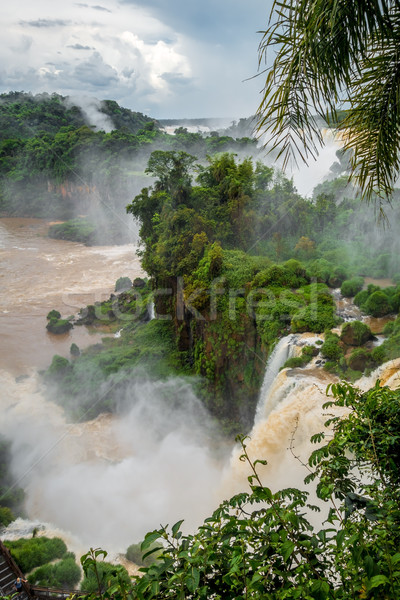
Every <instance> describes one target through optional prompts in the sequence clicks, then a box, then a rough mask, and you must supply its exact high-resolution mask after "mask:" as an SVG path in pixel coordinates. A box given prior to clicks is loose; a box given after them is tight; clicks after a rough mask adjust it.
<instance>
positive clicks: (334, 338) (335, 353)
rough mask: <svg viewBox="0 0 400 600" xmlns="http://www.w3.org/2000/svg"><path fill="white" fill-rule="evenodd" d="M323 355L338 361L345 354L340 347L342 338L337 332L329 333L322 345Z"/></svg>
mask: <svg viewBox="0 0 400 600" xmlns="http://www.w3.org/2000/svg"><path fill="white" fill-rule="evenodd" d="M321 353H322V356H324V357H325V358H328V359H329V360H330V361H334V362H337V361H339V360H340V358H341V357H342V356H343V350H342V348H341V347H340V338H339V336H338V335H337V334H336V333H327V334H326V336H325V341H324V343H323V344H322V346H321Z"/></svg>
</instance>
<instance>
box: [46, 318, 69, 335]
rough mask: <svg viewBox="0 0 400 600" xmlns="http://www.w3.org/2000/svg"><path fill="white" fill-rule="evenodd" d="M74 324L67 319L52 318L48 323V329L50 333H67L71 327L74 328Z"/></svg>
mask: <svg viewBox="0 0 400 600" xmlns="http://www.w3.org/2000/svg"><path fill="white" fill-rule="evenodd" d="M72 327H73V325H72V323H71V322H70V321H68V320H67V319H54V318H53V319H50V320H49V322H48V323H47V325H46V329H47V331H50V333H55V334H57V335H59V334H61V333H66V332H67V331H69V330H70V329H72Z"/></svg>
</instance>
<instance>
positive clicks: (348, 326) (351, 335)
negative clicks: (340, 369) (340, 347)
mask: <svg viewBox="0 0 400 600" xmlns="http://www.w3.org/2000/svg"><path fill="white" fill-rule="evenodd" d="M371 337H372V333H371V329H370V328H369V327H368V325H367V324H366V323H363V322H362V321H349V322H348V323H345V324H344V325H343V327H342V331H341V334H340V339H341V340H342V341H343V342H344V343H345V344H347V345H349V346H362V345H363V344H365V343H366V342H367V341H368V340H369V339H371Z"/></svg>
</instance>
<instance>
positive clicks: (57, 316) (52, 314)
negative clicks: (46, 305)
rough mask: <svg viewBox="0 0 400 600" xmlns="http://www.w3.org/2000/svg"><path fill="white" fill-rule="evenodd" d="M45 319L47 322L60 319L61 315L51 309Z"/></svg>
mask: <svg viewBox="0 0 400 600" xmlns="http://www.w3.org/2000/svg"><path fill="white" fill-rule="evenodd" d="M46 318H47V320H48V321H50V320H51V319H61V313H59V312H58V310H55V309H53V310H51V311H50V312H49V313H48V315H47V317H46Z"/></svg>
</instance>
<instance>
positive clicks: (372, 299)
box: [364, 291, 391, 317]
mask: <svg viewBox="0 0 400 600" xmlns="http://www.w3.org/2000/svg"><path fill="white" fill-rule="evenodd" d="M364 310H365V312H366V313H368V314H369V315H372V316H373V317H383V316H384V315H388V314H389V313H390V312H391V306H390V304H389V301H388V298H387V296H386V294H384V293H383V292H382V291H377V292H374V293H373V294H371V296H369V298H368V299H367V301H366V302H365V304H364Z"/></svg>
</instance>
